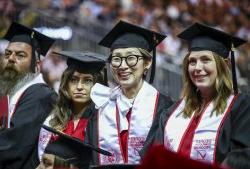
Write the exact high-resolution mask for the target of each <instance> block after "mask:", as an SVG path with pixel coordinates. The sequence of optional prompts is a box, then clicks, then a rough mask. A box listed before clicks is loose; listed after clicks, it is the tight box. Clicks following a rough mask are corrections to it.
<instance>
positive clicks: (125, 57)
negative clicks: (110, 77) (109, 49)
mask: <svg viewBox="0 0 250 169" xmlns="http://www.w3.org/2000/svg"><path fill="white" fill-rule="evenodd" d="M131 56H135V57H136V62H135V64H133V65H130V64H129V63H128V58H129V57H131ZM114 57H115V58H120V59H121V60H120V64H119V65H118V66H114V65H113V64H112V59H113V58H114ZM140 58H144V56H142V55H135V54H133V55H128V56H124V57H120V56H112V55H111V56H110V57H109V63H110V64H111V66H112V67H114V68H119V67H120V66H121V65H122V62H123V60H125V62H126V64H127V65H128V66H129V67H134V66H136V65H137V63H138V61H139V59H140Z"/></svg>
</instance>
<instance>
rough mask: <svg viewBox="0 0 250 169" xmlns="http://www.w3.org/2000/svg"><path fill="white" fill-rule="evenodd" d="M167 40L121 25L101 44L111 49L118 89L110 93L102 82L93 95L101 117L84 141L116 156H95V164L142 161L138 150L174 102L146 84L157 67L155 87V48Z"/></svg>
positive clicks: (133, 27)
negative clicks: (147, 77)
mask: <svg viewBox="0 0 250 169" xmlns="http://www.w3.org/2000/svg"><path fill="white" fill-rule="evenodd" d="M165 37H166V36H165V35H162V34H159V33H157V32H153V31H150V30H148V29H145V28H142V27H139V26H136V25H133V24H130V23H127V22H124V21H120V22H119V23H117V25H115V27H114V28H113V29H112V30H111V31H110V32H109V33H108V34H107V35H106V36H105V37H104V38H103V39H102V40H101V41H100V42H99V44H100V45H102V46H104V47H107V48H109V49H110V55H109V59H108V61H109V66H110V70H111V73H112V76H113V78H114V79H115V81H116V82H117V84H118V85H117V86H116V87H114V88H109V87H106V86H103V85H100V84H98V83H97V84H95V85H94V86H93V88H92V90H91V99H92V100H93V102H94V103H95V105H96V108H97V109H98V112H97V113H96V114H95V115H94V116H92V118H91V120H90V123H89V125H88V128H87V131H86V139H85V141H86V142H87V143H90V144H92V145H96V146H97V145H98V146H99V147H100V148H102V149H105V150H107V151H109V152H110V153H111V154H112V156H111V157H105V156H103V155H101V154H98V153H93V162H94V164H97V165H99V164H100V165H103V164H138V163H139V162H140V159H141V158H140V155H139V151H140V149H141V148H142V147H143V145H144V141H145V140H146V137H151V136H153V134H154V129H155V128H156V126H152V122H153V121H154V120H157V119H158V118H159V115H160V114H161V112H162V111H163V110H164V109H167V108H168V107H169V106H170V105H171V104H172V100H171V99H170V98H169V97H167V96H164V95H162V94H161V93H160V92H159V91H158V90H157V89H155V88H154V87H153V86H152V85H151V84H149V83H148V82H147V81H146V75H147V73H148V70H150V68H151V67H152V71H151V72H152V73H151V80H150V83H152V82H153V76H154V70H155V67H154V66H155V57H156V56H155V48H156V46H157V45H158V44H159V43H160V42H161V41H162V40H163V39H164V38H165ZM152 51H154V52H153V56H152V55H151V52H152ZM151 127H152V128H153V129H152V131H151V133H149V130H150V128H151Z"/></svg>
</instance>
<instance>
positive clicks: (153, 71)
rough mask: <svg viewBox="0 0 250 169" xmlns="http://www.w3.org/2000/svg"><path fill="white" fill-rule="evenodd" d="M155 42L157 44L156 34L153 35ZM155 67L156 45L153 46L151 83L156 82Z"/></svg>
mask: <svg viewBox="0 0 250 169" xmlns="http://www.w3.org/2000/svg"><path fill="white" fill-rule="evenodd" d="M153 42H154V44H157V42H156V37H155V34H154V36H153ZM154 46H155V45H154ZM155 68H156V46H155V47H154V48H153V60H152V68H151V74H150V79H149V83H150V84H153V82H154V78H155Z"/></svg>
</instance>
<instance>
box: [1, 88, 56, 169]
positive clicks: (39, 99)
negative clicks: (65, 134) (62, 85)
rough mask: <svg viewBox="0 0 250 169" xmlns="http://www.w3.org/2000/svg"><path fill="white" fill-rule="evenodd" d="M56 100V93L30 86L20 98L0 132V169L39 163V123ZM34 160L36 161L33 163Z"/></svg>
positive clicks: (31, 168) (24, 168)
mask: <svg viewBox="0 0 250 169" xmlns="http://www.w3.org/2000/svg"><path fill="white" fill-rule="evenodd" d="M55 101H56V93H55V92H54V91H53V90H51V89H50V88H49V87H48V86H47V85H45V84H34V85H32V86H30V87H29V88H27V89H26V90H25V92H24V93H23V95H22V96H21V98H20V100H19V102H18V104H17V105H16V110H15V112H14V114H13V116H12V119H11V122H10V126H11V127H10V128H9V129H5V130H3V131H1V132H0V168H1V169H34V168H36V166H37V165H38V164H39V161H38V158H33V156H37V154H38V152H37V151H38V150H37V144H38V136H39V131H40V128H41V124H42V123H43V122H44V120H45V118H46V117H47V116H48V114H49V113H50V111H51V110H52V108H53V105H54V103H55ZM34 159H36V160H34Z"/></svg>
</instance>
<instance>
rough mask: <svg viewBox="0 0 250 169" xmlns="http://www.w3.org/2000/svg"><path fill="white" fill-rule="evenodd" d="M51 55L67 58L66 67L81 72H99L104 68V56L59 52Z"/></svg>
mask: <svg viewBox="0 0 250 169" xmlns="http://www.w3.org/2000/svg"><path fill="white" fill-rule="evenodd" d="M53 53H54V54H58V55H61V56H64V57H67V65H68V67H74V68H76V69H79V70H83V71H94V72H99V71H101V70H102V69H103V68H104V66H105V65H106V60H107V57H106V56H104V55H101V54H98V53H93V52H80V51H60V52H53Z"/></svg>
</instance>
